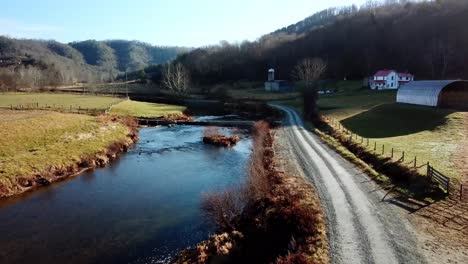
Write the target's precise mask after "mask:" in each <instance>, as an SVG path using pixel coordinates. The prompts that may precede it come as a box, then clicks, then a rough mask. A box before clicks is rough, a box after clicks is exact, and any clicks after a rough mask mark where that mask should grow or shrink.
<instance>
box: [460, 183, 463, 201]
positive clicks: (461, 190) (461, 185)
mask: <svg viewBox="0 0 468 264" xmlns="http://www.w3.org/2000/svg"><path fill="white" fill-rule="evenodd" d="M461 200H463V184H460V201H461Z"/></svg>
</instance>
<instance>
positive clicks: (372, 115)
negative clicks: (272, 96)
mask: <svg viewBox="0 0 468 264" xmlns="http://www.w3.org/2000/svg"><path fill="white" fill-rule="evenodd" d="M341 83H342V84H344V83H345V82H341ZM345 87H346V88H342V89H340V90H339V91H338V92H336V94H332V95H324V96H321V97H320V99H319V102H318V105H319V109H320V113H321V114H322V115H323V116H325V117H327V118H329V119H330V120H331V121H332V122H334V123H335V124H336V122H339V123H340V124H341V126H342V127H344V128H346V129H348V130H349V131H351V132H352V133H354V134H357V135H358V136H359V137H364V138H369V139H370V146H369V149H373V148H374V142H377V146H378V147H377V151H376V152H377V153H380V154H381V152H382V145H385V155H386V156H390V155H391V154H390V152H391V149H392V148H393V149H394V159H395V160H398V159H400V158H401V157H402V154H403V153H402V152H403V151H404V152H405V161H404V162H406V164H407V165H408V166H413V165H414V159H415V157H417V159H416V164H417V167H420V169H419V170H420V172H421V173H425V169H426V167H425V166H424V164H426V163H427V162H430V163H431V165H432V166H434V167H435V168H436V169H438V170H439V171H441V172H442V173H444V174H446V175H447V176H449V177H451V178H452V179H456V180H458V181H463V179H462V174H463V173H462V172H463V171H467V169H468V168H463V163H462V162H457V160H460V159H461V157H462V156H463V151H466V150H464V149H466V146H465V148H464V147H463V146H464V145H466V142H465V141H466V140H467V136H468V128H467V127H468V126H467V125H466V123H467V122H468V113H464V112H457V111H454V110H450V109H440V108H433V107H425V106H416V105H406V104H397V103H395V98H396V91H371V90H363V89H361V88H359V87H358V85H357V83H356V84H355V85H353V84H352V83H351V84H347V86H345ZM282 103H283V104H284V105H288V106H292V107H294V108H295V109H297V110H298V111H300V112H302V102H301V100H300V99H296V100H289V101H283V102H282ZM335 126H336V125H335ZM359 140H360V138H359ZM365 143H367V142H365ZM466 166H468V165H467V164H465V167H466Z"/></svg>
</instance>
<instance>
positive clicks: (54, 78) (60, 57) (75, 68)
mask: <svg viewBox="0 0 468 264" xmlns="http://www.w3.org/2000/svg"><path fill="white" fill-rule="evenodd" d="M189 50H190V49H188V48H182V47H160V46H152V45H150V44H147V43H143V42H138V41H125V40H108V41H96V40H87V41H81V42H72V43H69V44H64V43H60V42H57V41H49V40H47V41H45V40H30V39H13V38H8V37H4V36H0V91H6V90H10V91H11V90H16V88H33V89H34V88H36V89H39V88H43V87H53V86H58V85H64V84H75V83H78V82H87V83H102V82H112V81H114V80H115V78H116V77H117V76H118V75H119V74H120V73H122V72H125V71H136V70H141V69H143V68H145V67H146V66H148V65H151V64H163V63H166V62H168V61H170V60H172V59H174V58H175V57H176V56H177V55H178V54H180V53H183V52H187V51H189Z"/></svg>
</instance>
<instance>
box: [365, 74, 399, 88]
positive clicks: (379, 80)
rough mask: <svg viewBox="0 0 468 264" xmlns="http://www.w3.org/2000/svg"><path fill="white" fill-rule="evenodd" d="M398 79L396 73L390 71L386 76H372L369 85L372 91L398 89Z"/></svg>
mask: <svg viewBox="0 0 468 264" xmlns="http://www.w3.org/2000/svg"><path fill="white" fill-rule="evenodd" d="M399 81H400V78H399V76H398V73H397V72H396V71H391V72H390V73H389V74H388V75H387V76H374V78H373V81H371V83H370V88H371V89H373V90H384V89H398V88H399Z"/></svg>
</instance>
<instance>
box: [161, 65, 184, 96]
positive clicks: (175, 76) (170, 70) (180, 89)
mask: <svg viewBox="0 0 468 264" xmlns="http://www.w3.org/2000/svg"><path fill="white" fill-rule="evenodd" d="M162 84H163V86H165V87H166V88H167V89H169V90H171V91H173V92H175V93H176V94H177V95H179V96H182V95H184V94H185V93H187V90H188V87H189V84H190V75H189V72H188V71H187V69H186V68H185V67H184V65H182V64H181V63H175V64H172V63H170V64H168V65H166V67H164V70H163V79H162Z"/></svg>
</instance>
